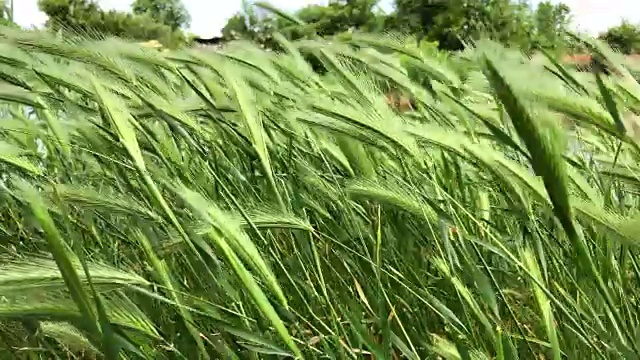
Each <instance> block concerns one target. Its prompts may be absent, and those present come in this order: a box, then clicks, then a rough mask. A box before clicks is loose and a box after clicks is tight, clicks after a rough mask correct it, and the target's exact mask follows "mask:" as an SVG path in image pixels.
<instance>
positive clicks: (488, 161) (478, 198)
mask: <svg viewBox="0 0 640 360" xmlns="http://www.w3.org/2000/svg"><path fill="white" fill-rule="evenodd" d="M3 34H4V35H3V37H2V38H1V39H0V49H1V50H0V78H1V79H2V84H1V85H0V99H1V101H2V110H1V116H2V120H1V121H0V133H1V134H2V135H1V136H2V137H1V143H0V147H1V150H2V151H1V152H0V166H1V168H2V169H1V171H2V187H1V191H0V196H1V198H2V199H1V200H2V202H1V205H0V206H1V208H0V216H1V217H2V221H1V222H0V230H1V232H2V250H1V252H2V255H1V256H2V261H1V262H0V264H1V267H2V271H1V272H0V295H1V297H0V319H1V320H0V342H1V344H0V348H2V349H3V356H4V357H16V358H28V359H37V358H74V357H75V358H96V357H105V358H109V359H114V358H118V357H122V358H128V359H134V358H144V359H206V358H253V359H258V358H283V357H298V358H338V359H349V358H375V359H388V358H390V359H399V358H408V359H425V358H445V359H491V358H496V359H534V358H553V359H560V358H568V359H573V358H594V359H618V358H625V359H633V358H638V357H639V355H640V346H639V345H638V341H637V340H638V339H639V335H640V333H639V330H640V326H639V324H640V323H639V322H640V319H639V318H638V311H637V309H638V307H639V305H640V304H639V299H638V293H639V290H640V286H639V284H638V281H639V280H640V277H639V276H640V266H639V264H638V254H639V251H638V244H639V240H640V239H638V235H637V234H638V233H639V232H638V230H640V217H639V213H638V210H637V209H638V205H639V200H640V195H639V192H638V189H639V188H640V178H639V177H638V174H639V170H640V169H639V168H638V166H637V160H638V158H639V156H638V155H639V151H638V150H639V148H638V146H637V144H636V142H635V140H634V138H633V137H632V136H630V135H629V132H628V131H627V129H626V128H625V126H628V125H627V124H628V123H625V122H624V121H622V120H621V119H623V118H625V116H627V115H623V114H630V113H632V112H633V111H636V110H637V109H638V108H639V105H640V91H639V89H640V87H639V86H638V83H637V82H636V80H635V79H634V76H633V74H634V72H633V69H631V70H632V71H631V72H629V71H627V70H625V69H626V68H625V67H624V65H622V64H620V65H619V67H620V68H621V69H622V70H623V71H622V74H623V75H622V76H620V77H616V78H601V77H597V78H596V77H594V76H584V75H579V74H576V73H574V72H571V71H570V70H567V69H565V68H563V67H562V66H561V65H560V64H558V63H556V62H554V60H553V59H552V58H549V59H548V61H546V62H541V61H536V62H529V61H528V60H527V59H525V58H522V57H520V56H519V55H518V54H516V53H512V52H510V51H508V50H506V49H503V48H501V47H499V46H497V45H496V44H493V43H489V42H481V43H479V44H478V45H477V48H476V49H475V50H474V51H473V52H468V53H465V54H464V55H463V56H459V57H448V58H446V59H443V58H434V57H430V56H426V55H425V54H422V53H420V52H419V51H416V50H415V49H411V48H406V47H405V45H403V44H401V43H398V42H395V41H393V40H391V39H390V38H383V39H373V38H371V37H368V36H363V35H354V36H353V37H351V38H349V39H345V40H343V42H336V41H333V42H325V41H322V40H313V41H311V40H306V41H301V42H296V43H289V42H287V41H286V40H284V38H278V39H279V41H281V42H282V43H283V48H285V49H287V52H286V53H270V52H265V51H263V50H261V49H259V48H257V47H255V46H253V45H251V44H248V43H236V44H231V45H230V46H229V47H228V48H226V49H225V50H223V51H217V52H207V51H197V50H184V51H179V52H166V53H158V52H154V51H153V50H145V49H142V48H140V47H139V46H136V45H133V44H127V43H123V42H119V41H116V40H107V41H102V42H95V41H75V42H68V41H66V42H65V41H62V40H60V39H57V38H54V37H50V36H48V35H46V34H37V33H29V32H19V31H13V30H7V31H4V30H3ZM353 45H357V46H353ZM602 51H603V52H606V49H603V50H602ZM303 54H304V55H309V54H310V55H312V56H315V57H317V59H318V60H319V61H321V62H322V63H323V65H324V66H325V68H327V69H328V70H329V72H328V74H326V75H324V76H320V75H317V74H316V73H314V72H313V71H312V69H311V67H310V66H309V65H308V64H307V63H306V62H305V60H303V59H304V57H303V56H302V55H303ZM399 55H401V56H402V57H403V61H398V56H399ZM611 60H612V61H614V62H615V61H616V60H615V56H611ZM411 74H414V75H415V74H419V79H416V78H415V77H414V75H411ZM410 75H411V76H410ZM383 87H392V88H395V89H399V90H401V91H402V92H404V93H406V94H410V95H412V96H413V97H414V98H415V99H416V102H417V104H418V106H419V109H418V110H416V111H412V112H407V113H399V112H397V111H395V110H393V109H390V108H389V107H388V106H387V104H386V102H385V97H384V93H383V91H382V88H383ZM567 119H568V120H570V122H571V124H572V126H571V129H567V128H565V127H564V124H566V122H567Z"/></svg>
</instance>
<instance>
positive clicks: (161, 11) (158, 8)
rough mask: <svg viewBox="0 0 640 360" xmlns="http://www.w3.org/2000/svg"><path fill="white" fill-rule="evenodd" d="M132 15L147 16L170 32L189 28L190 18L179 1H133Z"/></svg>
mask: <svg viewBox="0 0 640 360" xmlns="http://www.w3.org/2000/svg"><path fill="white" fill-rule="evenodd" d="M132 9H133V13H134V14H137V15H149V16H150V17H151V18H152V19H154V20H155V21H157V22H159V23H161V24H164V25H167V26H169V27H170V28H171V29H172V30H177V29H180V28H186V27H189V24H190V22H191V16H190V15H189V12H188V11H187V9H186V8H185V7H184V4H183V3H182V1H180V0H135V1H134V2H133V5H132Z"/></svg>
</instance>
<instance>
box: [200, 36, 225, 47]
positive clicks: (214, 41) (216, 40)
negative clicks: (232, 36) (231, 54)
mask: <svg viewBox="0 0 640 360" xmlns="http://www.w3.org/2000/svg"><path fill="white" fill-rule="evenodd" d="M193 41H194V42H196V43H198V44H200V45H209V46H211V45H221V44H222V43H223V42H224V39H223V38H222V36H214V37H212V38H199V37H197V38H195V39H193Z"/></svg>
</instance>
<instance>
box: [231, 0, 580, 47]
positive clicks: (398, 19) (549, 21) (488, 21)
mask: <svg viewBox="0 0 640 360" xmlns="http://www.w3.org/2000/svg"><path fill="white" fill-rule="evenodd" d="M376 4H377V1H374V0H353V1H331V2H329V4H327V5H310V6H307V7H304V8H302V9H300V10H298V11H296V13H295V14H294V16H295V17H296V18H297V19H299V20H301V21H302V23H303V24H304V25H300V24H297V23H292V22H291V21H289V20H287V19H283V18H282V17H281V16H270V15H268V14H267V15H262V16H257V15H256V12H255V11H254V10H253V8H252V7H251V6H250V3H245V8H244V10H243V12H241V13H238V14H236V15H235V16H233V17H232V18H231V19H230V20H229V21H228V23H227V25H226V26H225V28H224V30H223V36H224V37H225V38H226V39H236V38H244V39H251V40H255V41H258V42H260V43H262V44H263V45H267V46H269V45H268V42H269V39H270V38H271V35H270V34H272V33H273V32H274V31H278V32H280V33H282V34H283V35H285V36H286V37H287V38H288V39H292V40H296V39H300V38H304V37H311V36H313V35H324V36H328V35H336V34H341V33H344V32H348V31H352V30H358V31H361V32H373V33H381V32H396V33H405V34H411V35H413V36H415V37H417V38H418V39H419V40H422V39H425V40H427V41H435V42H437V43H438V44H439V47H440V48H441V49H443V50H461V49H463V48H464V47H465V45H469V44H470V43H473V41H475V40H477V39H480V38H483V37H490V38H492V39H494V40H496V41H499V42H500V43H502V44H505V45H508V46H514V47H518V48H520V49H522V50H524V51H525V52H530V51H532V50H534V49H537V48H544V49H546V50H549V51H554V52H558V53H559V52H562V51H563V50H564V49H565V48H566V46H567V43H568V42H567V40H568V39H567V38H566V35H565V32H566V31H567V29H568V25H569V20H570V14H569V8H568V7H567V6H566V5H564V4H562V3H560V4H551V3H550V2H542V3H540V4H538V6H537V7H536V8H535V9H534V8H531V7H530V6H529V5H528V4H526V3H524V2H514V1H513V0H470V1H469V0H465V1H462V0H460V1H458V0H456V1H432V0H396V1H395V9H394V11H393V12H391V13H389V14H384V13H382V12H379V11H378V10H377V5H376ZM232 33H233V34H235V36H231V34H232Z"/></svg>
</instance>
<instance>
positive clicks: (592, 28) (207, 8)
mask: <svg viewBox="0 0 640 360" xmlns="http://www.w3.org/2000/svg"><path fill="white" fill-rule="evenodd" d="M552 1H553V0H552ZM131 2H132V1H131V0H99V1H98V3H99V4H100V6H101V7H102V8H103V9H118V10H129V9H130V6H131ZM534 2H535V0H534ZM563 2H564V3H565V4H567V5H569V7H570V8H571V10H572V12H573V18H574V24H573V25H574V27H575V28H576V29H577V30H580V31H586V32H588V33H591V34H594V35H596V34H598V33H600V32H602V31H604V30H606V29H607V28H609V27H611V26H614V25H617V24H619V23H620V22H621V21H622V20H623V19H626V20H628V21H630V22H632V23H640V1H639V0H564V1H563ZM183 3H184V4H185V6H186V7H187V9H188V10H189V12H190V13H191V29H190V31H191V32H192V33H194V34H196V35H199V36H201V37H212V36H217V35H220V29H221V28H222V27H223V26H224V25H225V23H226V22H227V19H228V18H229V17H231V16H232V15H233V14H234V13H236V12H237V11H239V10H240V8H241V4H242V0H183ZM270 3H271V4H273V5H275V6H277V7H279V8H281V9H285V10H295V9H297V8H300V7H304V6H305V5H309V4H314V3H326V0H324V1H322V0H271V1H270ZM391 3H392V0H382V3H381V6H382V7H383V8H389V6H390V5H389V4H391ZM14 17H15V21H16V22H17V23H18V24H20V25H22V26H24V27H31V26H41V25H42V24H44V22H45V21H46V19H47V17H46V16H45V15H44V14H43V13H41V12H40V11H38V6H37V0H14Z"/></svg>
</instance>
